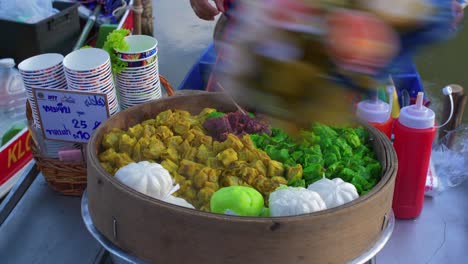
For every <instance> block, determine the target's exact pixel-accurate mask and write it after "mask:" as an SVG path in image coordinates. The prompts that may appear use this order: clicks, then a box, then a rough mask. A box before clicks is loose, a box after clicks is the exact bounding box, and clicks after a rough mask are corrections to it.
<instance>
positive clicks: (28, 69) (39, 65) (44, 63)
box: [18, 53, 64, 74]
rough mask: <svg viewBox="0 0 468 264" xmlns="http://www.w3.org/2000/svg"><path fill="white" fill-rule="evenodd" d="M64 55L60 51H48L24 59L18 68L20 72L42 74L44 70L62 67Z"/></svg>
mask: <svg viewBox="0 0 468 264" xmlns="http://www.w3.org/2000/svg"><path fill="white" fill-rule="evenodd" d="M63 59H64V58H63V56H62V55H61V54H58V53H46V54H41V55H37V56H34V57H31V58H28V59H25V60H23V61H22V62H21V63H20V64H19V65H18V69H19V70H20V72H24V73H28V74H41V73H43V72H48V71H53V70H54V69H55V68H60V67H61V65H62V61H63Z"/></svg>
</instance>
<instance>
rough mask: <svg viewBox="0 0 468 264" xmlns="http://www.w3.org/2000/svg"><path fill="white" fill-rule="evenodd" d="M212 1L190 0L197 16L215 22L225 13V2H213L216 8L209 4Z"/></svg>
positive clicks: (216, 0) (218, 0)
mask: <svg viewBox="0 0 468 264" xmlns="http://www.w3.org/2000/svg"><path fill="white" fill-rule="evenodd" d="M209 1H210V0H190V5H191V6H192V9H193V11H195V14H196V15H197V16H198V17H199V18H201V19H204V20H214V17H215V16H216V15H218V14H219V13H220V12H224V6H223V4H224V0H212V1H213V2H214V3H215V5H216V6H214V5H212V4H210V3H209Z"/></svg>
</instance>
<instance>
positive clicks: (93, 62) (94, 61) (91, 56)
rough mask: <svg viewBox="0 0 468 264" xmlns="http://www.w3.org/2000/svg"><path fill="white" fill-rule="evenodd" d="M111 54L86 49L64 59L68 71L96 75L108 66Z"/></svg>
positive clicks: (94, 49)
mask: <svg viewBox="0 0 468 264" xmlns="http://www.w3.org/2000/svg"><path fill="white" fill-rule="evenodd" d="M109 62H110V57H109V54H108V53H107V52H106V51H105V50H102V49H97V48H86V49H79V50H75V51H73V52H72V53H70V54H68V55H67V56H66V57H65V58H64V59H63V66H64V67H65V68H66V70H68V71H70V72H71V73H73V72H83V73H85V72H90V73H96V72H99V71H101V70H102V69H103V68H105V67H106V66H108V64H109Z"/></svg>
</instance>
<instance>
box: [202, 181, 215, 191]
mask: <svg viewBox="0 0 468 264" xmlns="http://www.w3.org/2000/svg"><path fill="white" fill-rule="evenodd" d="M203 187H206V188H210V189H212V190H215V191H217V190H218V189H219V184H218V183H217V182H205V184H204V185H203Z"/></svg>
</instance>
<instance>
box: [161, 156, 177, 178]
mask: <svg viewBox="0 0 468 264" xmlns="http://www.w3.org/2000/svg"><path fill="white" fill-rule="evenodd" d="M161 166H163V168H165V169H166V170H167V171H169V172H170V173H171V174H174V173H177V170H178V169H179V165H177V164H176V163H174V162H173V161H172V160H170V159H165V160H163V161H162V162H161Z"/></svg>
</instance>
